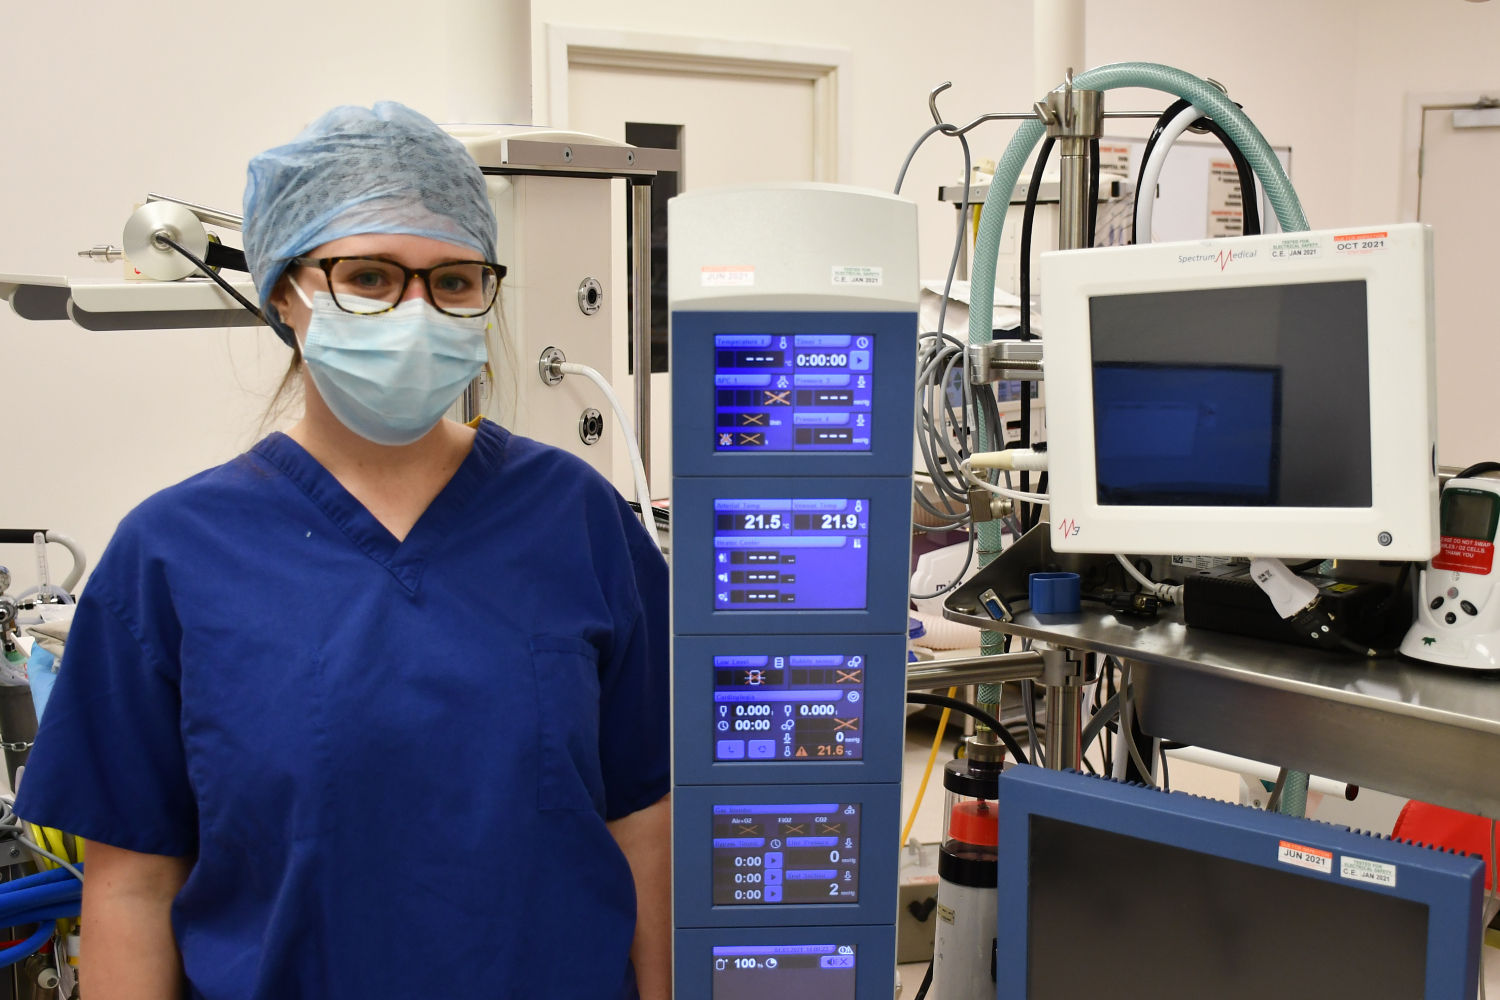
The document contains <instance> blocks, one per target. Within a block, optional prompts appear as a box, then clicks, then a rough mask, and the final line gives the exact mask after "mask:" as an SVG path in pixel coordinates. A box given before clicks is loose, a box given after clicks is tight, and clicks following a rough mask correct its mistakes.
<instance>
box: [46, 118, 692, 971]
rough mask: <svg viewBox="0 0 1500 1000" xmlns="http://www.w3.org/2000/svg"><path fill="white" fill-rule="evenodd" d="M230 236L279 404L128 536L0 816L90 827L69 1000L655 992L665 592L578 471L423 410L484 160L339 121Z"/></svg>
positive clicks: (660, 566) (485, 265) (664, 742)
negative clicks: (275, 421)
mask: <svg viewBox="0 0 1500 1000" xmlns="http://www.w3.org/2000/svg"><path fill="white" fill-rule="evenodd" d="M244 235H245V245H246V252H247V256H248V258H249V261H250V266H251V270H252V272H253V275H254V278H255V281H256V286H257V290H258V292H259V295H260V299H261V303H262V305H263V306H264V308H265V312H266V314H267V318H268V321H270V322H272V325H273V326H274V327H275V328H276V330H277V332H278V333H279V334H280V335H282V336H283V338H284V339H287V340H288V342H289V344H291V346H292V347H293V350H294V351H295V352H296V359H297V360H296V367H297V368H299V369H300V371H301V377H302V380H303V388H304V391H305V397H306V406H305V413H304V415H303V417H302V419H301V420H300V421H299V422H297V423H296V424H295V425H294V426H293V427H292V428H291V429H290V430H289V431H288V432H287V433H285V434H280V433H274V434H271V435H270V436H269V437H267V438H265V439H264V440H262V441H261V442H260V443H259V444H257V445H256V446H255V447H254V448H253V449H251V450H250V451H249V452H248V453H246V454H244V455H241V456H240V457H239V458H237V459H235V460H233V461H231V462H229V463H228V464H226V465H222V466H220V467H218V468H215V469H210V470H209V471H207V472H204V473H202V474H200V475H198V476H195V477H193V478H192V479H189V480H187V481H186V482H183V483H180V484H178V485H176V486H173V487H171V488H169V489H166V490H164V491H162V492H161V493H158V494H156V495H155V496H153V497H151V498H150V499H148V500H147V501H145V502H144V503H143V504H141V505H140V506H139V507H137V508H136V509H135V510H134V511H132V512H131V513H130V514H129V515H128V516H127V517H126V518H125V519H124V520H123V521H122V522H121V524H120V526H119V529H118V531H117V532H116V534H115V536H114V539H113V540H112V541H111V542H110V545H109V547H108V549H107V550H106V552H105V554H104V556H103V558H102V559H101V560H100V563H99V566H98V568H97V569H96V570H95V571H94V574H93V576H92V577H91V579H90V580H89V584H88V588H87V590H86V592H85V594H84V596H83V597H82V599H81V600H80V602H79V606H78V613H77V617H76V618H75V620H74V623H73V627H72V632H71V635H70V641H69V643H68V657H67V667H66V669H64V670H63V671H62V672H61V674H60V675H59V678H58V682H57V687H56V689H55V691H54V693H53V695H52V699H51V701H50V703H49V706H48V710H47V712H46V714H45V718H44V721H43V725H42V728H41V732H40V734H39V735H38V737H37V741H36V747H35V750H34V752H33V755H32V758H31V764H30V767H29V768H28V769H27V772H26V775H25V777H24V780H23V782H22V788H21V791H20V798H19V801H18V803H17V811H18V812H19V814H20V815H22V816H24V817H25V818H26V819H27V820H30V821H31V822H34V823H40V824H44V825H47V826H53V827H58V828H61V829H64V830H67V831H68V832H70V833H73V834H75V835H77V836H81V837H83V838H86V840H87V841H88V845H87V855H86V859H87V865H86V868H85V872H84V877H85V884H84V897H83V941H84V942H85V944H84V946H83V958H82V966H81V970H80V972H81V977H82V981H83V982H84V983H85V984H86V986H85V990H86V992H87V996H88V997H89V1000H125V998H131V1000H134V998H141V1000H164V998H169V997H180V996H184V995H186V996H192V997H205V998H213V1000H220V998H225V1000H228V998H236V1000H239V998H244V1000H250V998H257V1000H258V998H267V1000H269V998H277V1000H281V998H288V997H319V998H335V997H337V998H343V997H347V998H350V1000H354V998H359V1000H368V998H372V997H392V998H395V997H415V996H434V995H447V996H460V997H499V996H506V997H512V996H513V997H522V996H524V997H539V998H540V997H546V998H549V1000H553V998H561V997H569V998H571V997H578V998H589V1000H595V998H615V997H630V996H634V995H635V994H636V991H637V989H638V990H639V994H640V996H642V997H646V998H648V1000H658V998H659V1000H666V998H668V997H669V996H670V990H671V982H670V975H671V974H670V967H669V966H670V950H671V944H670V918H669V909H670V901H669V896H668V892H669V883H670V859H669V843H670V824H669V804H668V801H667V793H668V790H669V787H670V784H669V765H668V714H667V713H668V695H667V613H666V609H667V592H666V579H667V570H666V566H665V564H664V562H663V560H662V557H661V555H660V553H659V552H657V550H656V549H655V548H654V547H653V545H652V543H651V541H650V539H649V538H648V536H647V534H646V532H645V530H644V529H643V528H642V527H641V525H640V524H639V523H638V522H637V521H636V520H635V517H634V515H633V514H632V512H631V511H630V509H629V507H628V506H627V505H626V503H625V502H624V501H623V500H622V499H621V497H620V496H619V495H618V494H617V493H616V492H615V490H614V489H613V488H612V487H611V486H610V485H609V484H608V483H607V482H606V481H605V480H604V479H603V478H601V477H600V476H599V475H598V474H597V473H595V472H594V471H593V470H592V469H590V468H589V467H588V466H587V465H586V464H584V463H583V462H581V461H579V460H578V459H576V458H574V457H572V456H570V455H568V454H566V453H565V452H562V451H559V450H557V449H555V448H550V447H547V446H545V445H541V444H538V443H537V442H535V441H531V440H528V439H526V438H522V437H519V436H516V435H512V434H510V433H509V432H507V431H506V430H504V429H503V428H501V427H499V426H497V425H495V424H493V423H487V422H481V423H479V424H478V426H477V427H468V426H464V425H462V424H458V423H454V422H452V421H449V420H446V419H443V417H442V415H443V413H444V411H446V410H447V409H448V407H449V406H451V405H452V403H453V402H454V401H455V400H456V399H457V398H458V396H459V394H460V392H461V391H462V390H463V389H464V387H465V386H466V385H467V384H468V383H469V381H470V379H472V378H473V377H474V375H475V374H477V373H478V372H479V371H480V369H481V368H482V366H483V365H484V363H485V359H486V356H487V355H486V350H485V339H486V334H487V333H488V332H489V331H490V330H491V329H492V325H493V323H494V316H495V315H496V310H494V308H493V303H494V298H495V295H496V294H498V285H499V279H500V277H501V276H502V273H503V269H501V268H499V267H498V266H497V265H494V264H493V263H492V262H493V261H494V259H495V256H496V254H495V218H494V215H493V214H492V212H491V209H490V207H489V203H488V201H487V200H486V198H485V188H484V180H483V178H482V176H481V175H480V172H479V169H478V167H476V166H475V164H474V162H473V160H472V159H470V158H469V156H468V155H467V153H466V152H465V151H464V149H463V147H462V146H460V145H459V143H458V142H456V141H455V140H454V139H452V138H450V137H449V136H447V135H445V134H444V133H443V132H442V131H441V130H440V129H438V128H437V127H436V126H435V125H433V123H432V122H430V121H429V120H427V119H426V118H424V117H422V116H421V115H419V114H417V113H415V112H413V111H411V110H410V109H407V108H404V107H402V106H401V105H397V104H377V105H376V106H375V107H374V109H373V110H371V109H365V108H349V107H345V108H337V109H335V110H334V111H331V112H329V113H328V114H327V115H325V116H324V117H323V118H321V119H319V120H318V121H317V122H315V123H314V124H312V125H311V126H309V127H308V129H307V130H306V131H304V132H303V133H302V134H301V135H300V136H298V137H297V139H296V140H295V141H293V142H292V143H291V144H289V145H287V146H282V147H279V148H276V149H272V150H270V151H268V152H266V153H264V154H262V155H260V156H258V157H256V158H255V160H253V161H252V162H251V164H250V170H249V183H248V186H247V188H246V193H245V233H244Z"/></svg>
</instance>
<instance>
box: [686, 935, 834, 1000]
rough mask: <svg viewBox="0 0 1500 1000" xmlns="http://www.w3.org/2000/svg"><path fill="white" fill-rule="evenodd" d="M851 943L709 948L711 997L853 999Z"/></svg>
mask: <svg viewBox="0 0 1500 1000" xmlns="http://www.w3.org/2000/svg"><path fill="white" fill-rule="evenodd" d="M855 954H856V952H855V946H854V945H852V944H838V945H835V944H778V945H730V946H727V947H716V948H714V988H713V1000H854V957H855Z"/></svg>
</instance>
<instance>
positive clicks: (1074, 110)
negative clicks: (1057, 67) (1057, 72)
mask: <svg viewBox="0 0 1500 1000" xmlns="http://www.w3.org/2000/svg"><path fill="white" fill-rule="evenodd" d="M1037 115H1038V116H1039V117H1040V118H1041V119H1042V120H1043V121H1044V122H1046V123H1047V134H1048V135H1049V136H1051V137H1052V138H1054V139H1097V138H1099V137H1100V136H1102V135H1103V134H1104V91H1102V90H1075V89H1074V87H1073V71H1072V70H1068V76H1067V79H1066V80H1065V81H1064V82H1063V85H1062V86H1061V87H1059V88H1057V89H1056V90H1054V91H1052V92H1051V93H1049V94H1048V95H1047V100H1046V103H1045V105H1043V103H1042V102H1041V101H1038V102H1037Z"/></svg>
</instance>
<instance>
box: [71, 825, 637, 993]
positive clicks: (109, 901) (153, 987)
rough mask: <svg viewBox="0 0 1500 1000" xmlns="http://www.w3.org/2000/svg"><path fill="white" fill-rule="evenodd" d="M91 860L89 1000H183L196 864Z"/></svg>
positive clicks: (98, 855)
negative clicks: (184, 931) (185, 927)
mask: <svg viewBox="0 0 1500 1000" xmlns="http://www.w3.org/2000/svg"><path fill="white" fill-rule="evenodd" d="M638 815H639V814H638ZM633 818H634V817H632V816H627V817H626V818H625V820H626V821H628V820H630V819H633ZM84 857H86V858H87V859H88V864H87V866H86V868H87V873H86V875H85V878H84V883H83V926H84V927H85V928H87V930H86V931H85V933H84V940H85V941H86V942H87V943H86V944H85V945H84V946H83V948H84V954H83V955H82V956H81V957H80V962H79V978H80V979H81V980H83V981H84V982H85V983H87V985H86V986H85V987H84V992H85V995H87V996H88V997H89V1000H178V998H180V997H181V996H182V995H183V989H182V958H181V956H180V955H179V954H178V953H177V940H176V938H175V937H173V935H172V900H173V899H175V898H176V896H177V892H178V890H179V889H181V888H182V884H183V883H184V882H186V881H187V877H188V872H189V871H191V870H192V867H193V859H192V858H171V857H166V856H163V855H160V854H138V853H137V852H135V851H127V850H125V849H124V848H121V847H110V846H109V845H108V844H101V843H98V842H97V841H92V840H90V841H87V842H86V846H85V848H84Z"/></svg>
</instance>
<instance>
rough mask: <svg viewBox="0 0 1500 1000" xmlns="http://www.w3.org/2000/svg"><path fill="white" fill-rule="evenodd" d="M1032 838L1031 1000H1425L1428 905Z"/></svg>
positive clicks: (1228, 864) (1179, 851) (1101, 840)
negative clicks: (1089, 999)
mask: <svg viewBox="0 0 1500 1000" xmlns="http://www.w3.org/2000/svg"><path fill="white" fill-rule="evenodd" d="M1030 824H1031V831H1030V851H1031V853H1030V858H1029V868H1030V876H1029V886H1030V895H1029V899H1028V901H1027V907H1028V918H1027V919H1028V922H1027V979H1028V982H1027V994H1026V995H1027V998H1028V1000H1072V998H1074V997H1079V996H1108V997H1112V998H1116V1000H1202V998H1204V997H1213V998H1215V1000H1262V998H1264V997H1266V996H1272V995H1274V996H1276V997H1278V998H1288V1000H1304V998H1305V1000H1324V998H1327V997H1360V998H1361V1000H1397V998H1402V1000H1409V998H1412V997H1420V996H1422V995H1423V991H1424V988H1425V982H1426V969H1427V916H1428V914H1427V907H1426V906H1425V905H1423V904H1421V903H1417V902H1413V901H1411V900H1408V899H1401V898H1398V897H1395V896H1389V895H1383V894H1381V893H1378V892H1373V891H1370V890H1366V889H1360V888H1356V887H1355V886H1354V885H1352V884H1348V883H1344V884H1340V881H1339V880H1337V879H1333V880H1330V879H1329V878H1328V877H1327V876H1326V875H1325V874H1322V873H1319V874H1316V875H1302V874H1297V873H1296V872H1295V871H1294V870H1293V868H1292V867H1291V865H1288V866H1287V870H1285V871H1281V870H1277V869H1274V868H1266V867H1263V866H1261V865H1252V864H1249V863H1247V862H1244V861H1238V860H1234V859H1231V858H1224V857H1220V856H1217V855H1212V854H1205V853H1202V852H1198V851H1191V850H1187V849H1185V848H1180V847H1173V846H1170V845H1166V844H1161V843H1158V842H1156V841H1151V840H1142V839H1140V838H1137V837H1130V836H1126V835H1124V834H1119V833H1113V832H1110V831H1108V830H1101V829H1098V828H1096V827H1091V826H1083V825H1079V824H1076V823H1069V822H1066V821H1064V820H1058V819H1052V818H1050V817H1047V816H1040V815H1035V814H1033V815H1032V816H1031V818H1030ZM1151 956H1157V957H1156V958H1152V957H1151Z"/></svg>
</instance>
